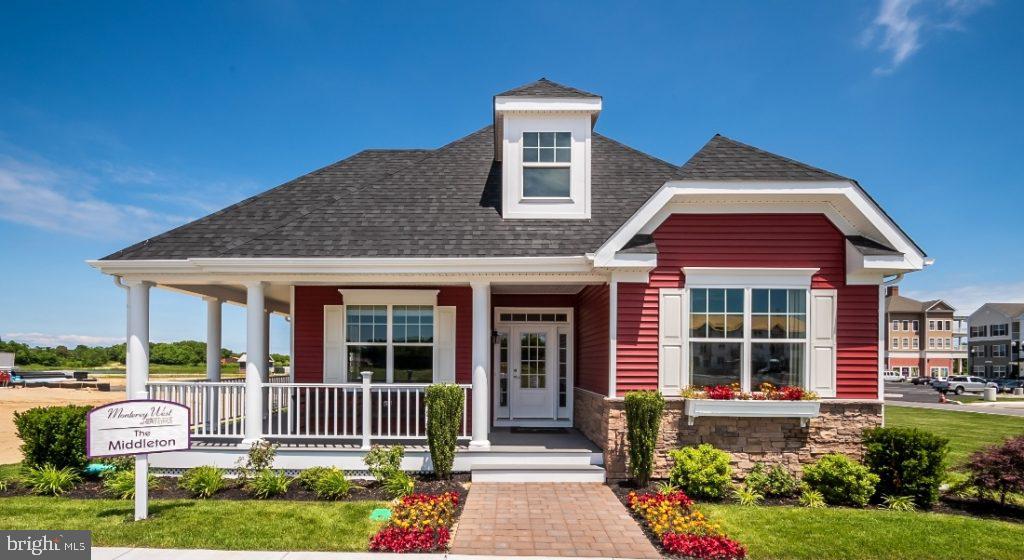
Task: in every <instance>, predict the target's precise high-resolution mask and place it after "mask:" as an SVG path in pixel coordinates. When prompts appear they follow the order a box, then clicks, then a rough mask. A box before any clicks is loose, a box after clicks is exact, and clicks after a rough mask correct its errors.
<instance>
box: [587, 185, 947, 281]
mask: <svg viewBox="0 0 1024 560" xmlns="http://www.w3.org/2000/svg"><path fill="white" fill-rule="evenodd" d="M701 198H704V199H708V198H713V199H715V202H714V203H713V204H709V203H705V204H704V205H701V204H700V203H699V202H700V199H701ZM687 200H691V201H693V200H696V201H697V202H698V204H695V205H690V204H677V205H673V204H674V203H683V202H685V201H687ZM840 201H841V202H842V203H843V204H841V206H843V207H845V208H841V207H840V205H837V204H838V203H839V202H840ZM793 211H797V212H803V213H809V212H816V213H823V214H825V215H827V216H828V217H829V219H830V220H831V221H832V223H834V224H835V225H836V227H837V228H839V230H840V231H842V232H843V233H844V234H846V235H854V234H862V235H864V234H866V235H868V236H869V237H874V236H876V235H877V236H880V237H882V238H883V239H884V240H885V241H886V242H887V243H888V244H889V245H891V246H892V247H893V248H894V249H896V250H897V251H899V252H900V253H903V257H902V259H900V262H898V263H897V262H893V263H887V264H889V265H890V266H889V269H899V270H904V271H910V270H920V269H922V268H924V267H925V266H926V265H928V264H930V262H929V261H926V258H925V256H924V254H923V253H922V252H921V251H920V250H919V249H918V248H917V247H916V246H915V245H914V243H913V242H912V241H911V240H910V238H908V237H907V236H906V235H905V234H904V233H903V232H902V231H900V229H899V228H898V227H896V224H895V223H893V222H892V220H891V219H889V217H888V216H886V215H885V213H884V212H882V210H881V208H880V207H879V206H878V205H877V204H876V203H874V201H872V200H871V199H870V198H869V197H868V196H867V194H865V193H864V191H863V189H861V188H860V187H859V186H857V185H856V184H855V183H853V182H851V181H789V182H785V181H783V182H770V181H769V182H746V181H669V182H667V183H665V185H663V186H662V187H661V189H659V190H658V192H656V193H655V194H654V196H652V197H651V198H650V199H648V200H647V202H646V203H644V205H643V206H642V207H641V208H640V210H638V211H637V212H636V213H635V214H634V215H633V216H632V217H630V219H629V220H627V221H626V223H625V224H623V225H622V227H620V228H619V230H618V231H616V232H615V233H614V234H613V235H612V236H611V237H610V238H608V241H606V242H605V243H604V245H602V246H601V248H600V249H598V251H597V252H596V254H595V265H596V266H605V263H607V262H610V261H611V260H612V259H613V258H614V256H615V253H616V252H617V251H619V250H620V249H622V247H624V246H625V245H626V243H627V242H629V240H630V239H632V238H633V236H634V235H636V234H638V233H645V232H651V231H654V230H655V229H656V228H657V227H658V226H659V225H661V223H662V222H663V221H664V220H665V219H666V218H668V216H670V215H671V214H673V213H708V212H717V213H736V212H761V213H775V212H793ZM858 222H863V223H864V224H865V227H861V228H857V227H855V224H856V223H858ZM872 229H873V230H874V231H870V230H872ZM862 230H867V231H862ZM871 260H872V261H879V262H880V263H881V262H885V261H886V260H887V259H881V260H879V259H874V258H872V259H871ZM880 272H881V271H880Z"/></svg>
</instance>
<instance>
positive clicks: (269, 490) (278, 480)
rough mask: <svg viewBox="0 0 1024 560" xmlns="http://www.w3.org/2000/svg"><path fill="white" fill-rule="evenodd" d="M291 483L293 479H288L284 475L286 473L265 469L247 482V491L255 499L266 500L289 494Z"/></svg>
mask: <svg viewBox="0 0 1024 560" xmlns="http://www.w3.org/2000/svg"><path fill="white" fill-rule="evenodd" d="M291 482H292V479H290V478H288V475H286V474H284V471H272V470H270V469H263V470H261V471H257V472H256V474H254V475H252V477H251V478H249V479H248V480H247V481H246V483H245V489H246V490H248V491H249V493H250V494H252V496H253V497H254V498H257V499H260V500H265V499H267V498H272V497H274V496H278V495H280V494H284V493H285V492H287V491H288V485H289V484H291Z"/></svg>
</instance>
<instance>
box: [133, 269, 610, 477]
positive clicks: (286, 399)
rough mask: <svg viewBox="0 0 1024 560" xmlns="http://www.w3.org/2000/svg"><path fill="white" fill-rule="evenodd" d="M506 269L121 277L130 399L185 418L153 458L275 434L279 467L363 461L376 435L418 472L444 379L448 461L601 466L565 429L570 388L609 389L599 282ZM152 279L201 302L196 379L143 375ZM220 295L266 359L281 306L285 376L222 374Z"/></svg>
mask: <svg viewBox="0 0 1024 560" xmlns="http://www.w3.org/2000/svg"><path fill="white" fill-rule="evenodd" d="M509 276H510V277H514V278H515V279H514V280H512V281H504V282H500V281H496V278H492V279H486V278H484V279H481V278H476V279H467V280H465V281H462V282H456V283H444V284H442V283H433V282H429V280H428V279H426V278H418V279H417V278H401V280H402V281H404V282H405V283H401V284H397V287H396V286H395V285H389V286H386V287H381V286H379V285H367V284H366V283H365V282H364V283H351V282H342V281H337V282H335V281H323V280H322V281H319V282H316V283H311V282H309V280H308V279H306V280H305V281H299V280H295V279H292V280H289V281H281V280H280V279H278V280H275V281H248V280H247V281H244V282H242V283H241V285H240V286H239V285H237V284H236V285H228V284H226V283H225V284H213V283H208V284H198V283H196V284H190V283H188V282H189V281H187V280H185V279H182V280H181V281H174V280H170V279H164V280H157V279H154V280H148V279H147V280H134V279H132V280H128V281H125V282H122V281H121V279H120V278H119V279H118V284H119V285H123V287H125V288H126V291H127V293H128V314H129V336H128V358H127V362H128V394H129V398H131V399H156V400H165V401H171V402H175V403H180V404H183V405H185V406H187V407H188V408H189V409H190V414H191V417H190V430H191V438H192V449H191V450H190V451H187V452H176V453H168V454H164V455H160V456H154V457H153V459H152V460H153V465H154V467H156V468H163V469H172V470H173V469H184V468H189V467H190V466H197V465H202V464H215V465H218V466H221V467H226V468H233V467H235V466H237V463H238V460H239V459H240V458H242V457H243V456H244V455H245V453H246V452H247V451H248V449H249V448H250V446H251V445H252V444H253V443H254V442H256V441H260V440H267V441H272V442H274V443H276V444H278V445H279V446H280V447H279V453H278V461H277V466H278V467H279V468H285V469H302V468H305V467H308V466H313V465H335V466H339V467H342V468H345V469H346V470H352V471H361V470H363V469H364V468H365V465H363V463H362V457H363V456H364V454H365V452H366V451H367V450H369V449H370V448H371V446H372V445H375V444H394V443H400V444H402V445H404V446H405V447H406V450H407V455H406V462H405V464H404V465H403V467H404V468H407V469H408V470H411V471H422V470H430V468H431V465H430V463H429V453H428V450H427V447H426V439H427V433H426V427H427V410H426V406H425V391H426V389H427V388H428V387H429V386H430V385H431V384H434V383H449V384H455V385H457V386H458V387H460V388H461V390H462V391H463V394H464V396H465V403H466V406H465V408H464V411H463V414H462V417H461V418H460V419H459V420H460V422H459V434H458V441H459V450H458V453H457V458H456V462H455V468H456V469H457V470H462V471H470V470H473V468H474V467H475V466H476V467H480V466H487V467H488V468H490V467H494V468H493V469H491V470H492V472H491V473H490V476H506V477H508V476H512V477H515V476H516V475H515V473H514V472H513V471H515V468H516V467H521V466H522V465H524V464H530V465H539V466H546V467H551V468H552V469H554V470H558V469H559V468H562V467H571V466H575V467H581V468H582V467H587V468H590V469H595V468H596V469H598V470H599V465H601V464H603V456H602V453H601V450H600V448H598V447H597V446H596V445H594V444H593V443H592V442H591V441H590V440H588V439H587V438H586V437H584V436H582V435H581V434H580V433H579V432H578V431H575V430H574V428H573V425H574V420H573V418H574V413H573V402H574V394H575V389H576V388H577V387H580V386H588V387H592V388H594V389H596V390H600V391H607V390H608V389H607V386H608V374H607V373H606V372H607V367H608V360H609V349H610V340H609V334H608V333H609V328H608V325H609V321H610V318H611V305H612V303H611V301H610V298H609V297H608V294H609V286H608V284H607V283H602V281H604V282H606V281H607V279H606V278H603V277H600V276H595V275H594V274H593V273H592V272H591V273H587V274H585V275H580V274H568V273H563V274H558V275H535V276H534V275H529V274H519V273H517V274H510V275H509ZM339 280H340V279H339ZM449 280H450V278H449ZM545 280H546V281H545ZM191 281H192V282H194V281H195V280H191ZM395 281H396V282H398V281H399V278H398V277H395ZM153 287H164V288H168V289H172V290H174V291H178V292H185V293H189V294H193V295H198V296H201V297H203V299H204V300H205V301H206V321H207V345H208V359H207V363H208V367H207V379H205V380H202V381H192V382H163V381H150V380H149V378H148V365H149V364H148V350H149V341H148V338H149V320H150V318H149V309H148V307H149V295H150V290H151V288H153ZM224 303H233V304H237V305H244V306H245V308H246V347H245V352H246V354H247V355H248V356H249V357H255V356H266V355H269V348H270V344H269V342H270V341H269V331H268V323H269V316H270V315H271V314H273V313H278V314H281V315H283V316H285V317H286V319H287V320H288V321H289V322H290V324H291V339H290V341H289V347H290V354H291V368H290V371H289V372H288V374H287V376H284V377H281V376H275V377H271V376H269V371H268V369H269V368H268V364H267V363H266V362H265V361H263V360H257V359H248V360H247V361H246V363H245V365H244V372H245V377H244V378H243V379H234V380H229V379H222V378H221V377H220V367H219V351H218V350H219V348H220V347H221V330H222V324H221V312H222V307H223V304H224ZM602 383H603V384H604V386H603V387H602V386H600V385H601V384H602ZM520 428H535V429H545V428H547V429H551V430H552V431H545V432H541V431H537V432H530V433H522V432H521V431H520V430H519V429H520ZM558 429H561V431H559V430H558ZM499 467H500V468H499ZM506 467H507V469H506ZM481 468H482V467H481ZM495 469H496V470H495ZM503 469H504V470H503ZM601 473H602V477H603V471H601ZM551 476H552V477H554V478H558V476H561V475H560V474H557V473H556V474H552V475H551Z"/></svg>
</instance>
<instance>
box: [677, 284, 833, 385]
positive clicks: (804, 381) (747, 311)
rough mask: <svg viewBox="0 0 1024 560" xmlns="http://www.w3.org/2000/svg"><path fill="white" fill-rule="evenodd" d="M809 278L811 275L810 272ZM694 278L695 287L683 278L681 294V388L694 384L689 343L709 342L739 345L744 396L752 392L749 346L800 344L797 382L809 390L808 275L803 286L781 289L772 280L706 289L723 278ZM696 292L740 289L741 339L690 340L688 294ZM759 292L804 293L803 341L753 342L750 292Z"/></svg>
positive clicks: (809, 313) (701, 338)
mask: <svg viewBox="0 0 1024 560" xmlns="http://www.w3.org/2000/svg"><path fill="white" fill-rule="evenodd" d="M684 270H693V268H692V267H686V268H684ZM703 270H717V271H719V273H718V274H720V273H721V271H722V270H723V269H703ZM737 270H742V269H737ZM774 270H782V269H774ZM785 270H815V271H817V269H785ZM811 274H813V272H812V273H811ZM695 276H696V277H697V280H696V285H695V284H693V283H691V278H692V277H691V276H690V275H689V274H688V275H687V277H686V288H685V289H684V290H683V298H684V300H685V302H686V306H685V308H684V310H685V314H684V316H683V364H682V365H683V376H682V377H683V380H684V381H683V384H684V386H686V385H691V384H692V383H693V381H692V379H693V372H692V371H690V360H691V357H692V356H691V352H692V351H691V343H692V342H710V343H733V344H739V345H740V390H741V391H744V392H749V391H752V390H753V388H752V387H751V380H752V375H753V372H752V371H751V369H752V368H751V365H750V361H751V358H752V356H753V354H752V348H751V347H752V345H753V344H754V343H758V344H762V343H769V344H770V343H780V344H800V345H803V348H804V359H803V371H801V372H800V378H801V384H800V386H801V387H803V388H804V389H807V388H808V387H809V385H810V362H811V349H810V340H811V337H810V324H811V321H812V320H813V319H812V318H811V301H810V298H811V284H810V275H807V276H806V284H804V285H794V284H786V285H785V286H780V285H778V284H775V283H772V280H771V279H769V284H768V285H760V284H759V285H749V284H746V285H743V286H740V285H738V284H737V281H736V280H735V279H734V280H732V282H731V285H730V286H719V285H708V284H705V283H704V282H706V281H716V280H720V279H721V278H722V277H721V276H719V275H716V274H708V275H703V276H702V275H700V274H697V275H695ZM780 276H781V275H780ZM777 279H778V278H776V280H777ZM695 289H742V290H743V338H704V337H700V338H694V337H692V336H690V324H691V323H690V315H691V313H692V310H691V309H690V293H691V291H692V290H695ZM760 289H768V290H770V289H792V290H804V310H805V312H806V319H805V321H806V323H805V329H804V337H803V338H787V339H767V338H757V339H755V338H753V335H752V333H751V327H752V309H753V300H752V299H751V293H752V290H760Z"/></svg>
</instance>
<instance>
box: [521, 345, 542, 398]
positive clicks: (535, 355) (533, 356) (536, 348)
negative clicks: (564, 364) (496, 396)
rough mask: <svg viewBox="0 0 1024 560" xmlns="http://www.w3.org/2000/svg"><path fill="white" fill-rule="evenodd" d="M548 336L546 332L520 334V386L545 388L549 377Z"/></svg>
mask: <svg viewBox="0 0 1024 560" xmlns="http://www.w3.org/2000/svg"><path fill="white" fill-rule="evenodd" d="M547 353H548V336H547V335H546V334H544V333H522V334H520V335H519V370H520V372H519V388H521V389H544V388H545V387H547V377H548V356H547Z"/></svg>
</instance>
